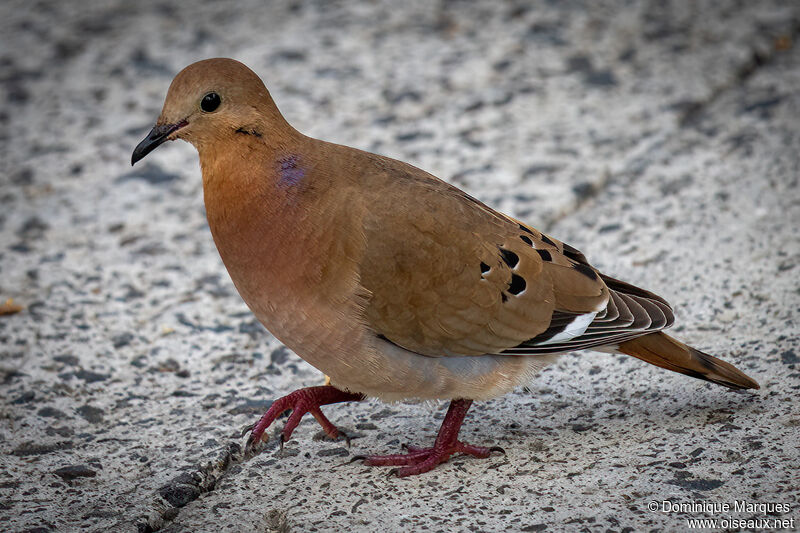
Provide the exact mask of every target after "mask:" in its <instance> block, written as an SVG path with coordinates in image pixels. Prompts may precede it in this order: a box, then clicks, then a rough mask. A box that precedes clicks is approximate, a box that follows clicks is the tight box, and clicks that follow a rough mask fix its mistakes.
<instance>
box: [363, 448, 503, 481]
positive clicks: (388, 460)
mask: <svg viewBox="0 0 800 533" xmlns="http://www.w3.org/2000/svg"><path fill="white" fill-rule="evenodd" d="M404 448H405V449H406V450H408V453H401V454H395V455H360V456H358V457H354V458H353V459H352V461H362V462H363V464H365V465H368V466H400V467H402V468H394V469H392V470H390V471H389V473H388V474H387V475H389V476H392V475H394V476H397V477H406V476H414V475H417V474H423V473H425V472H428V471H430V470H433V469H434V468H435V467H436V465H438V464H440V463H443V462H445V461H447V460H448V459H449V458H450V456H451V455H453V454H456V453H461V454H464V455H471V456H473V457H477V458H479V459H486V458H487V457H489V456H490V455H491V454H492V452H500V453H505V450H503V449H502V448H500V447H499V446H492V447H486V446H473V445H472V444H465V443H463V442H461V441H460V440H456V441H455V442H453V443H451V444H444V445H442V444H439V443H438V442H437V443H436V444H435V445H434V446H433V447H431V448H418V447H416V446H404Z"/></svg>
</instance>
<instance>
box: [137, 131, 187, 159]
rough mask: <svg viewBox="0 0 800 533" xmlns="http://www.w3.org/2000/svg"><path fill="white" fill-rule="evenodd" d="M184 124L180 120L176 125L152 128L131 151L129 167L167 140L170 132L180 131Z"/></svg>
mask: <svg viewBox="0 0 800 533" xmlns="http://www.w3.org/2000/svg"><path fill="white" fill-rule="evenodd" d="M186 124H187V122H186V121H185V120H182V121H180V122H178V123H177V124H161V125H156V126H154V127H153V129H152V130H150V133H148V134H147V137H145V138H144V139H143V140H142V142H140V143H139V144H137V145H136V148H134V149H133V155H132V156H131V166H133V165H135V164H136V162H137V161H139V160H140V159H142V158H144V156H146V155H147V154H149V153H150V152H152V151H153V150H155V149H156V148H158V146H159V145H160V144H161V143H163V142H164V141H166V140H167V137H169V135H170V134H171V133H172V132H174V131H177V130H179V129H181V128H182V127H184V126H185V125H186Z"/></svg>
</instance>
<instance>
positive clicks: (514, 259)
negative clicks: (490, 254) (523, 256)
mask: <svg viewBox="0 0 800 533" xmlns="http://www.w3.org/2000/svg"><path fill="white" fill-rule="evenodd" d="M499 250H500V257H501V258H502V259H503V262H504V263H505V264H507V265H508V268H514V267H516V266H517V265H518V264H519V256H518V255H517V254H515V253H514V252H512V251H511V250H506V249H505V248H499Z"/></svg>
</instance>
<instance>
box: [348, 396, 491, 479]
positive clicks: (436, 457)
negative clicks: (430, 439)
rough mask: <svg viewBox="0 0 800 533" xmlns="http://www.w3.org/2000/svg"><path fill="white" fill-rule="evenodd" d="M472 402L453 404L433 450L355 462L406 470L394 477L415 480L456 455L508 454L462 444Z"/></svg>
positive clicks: (413, 450) (397, 471)
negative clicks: (463, 428)
mask: <svg viewBox="0 0 800 533" xmlns="http://www.w3.org/2000/svg"><path fill="white" fill-rule="evenodd" d="M470 405H472V400H453V401H452V402H450V407H449V408H448V409H447V414H446V415H445V417H444V420H443V421H442V427H441V428H439V434H438V435H437V436H436V441H435V442H434V443H433V447H432V448H418V447H416V446H407V447H406V449H407V450H408V453H405V454H396V455H362V456H359V457H355V458H353V461H357V460H361V461H363V462H364V464H365V465H369V466H402V468H397V469H394V470H392V471H391V472H390V474H394V475H396V476H397V477H405V476H413V475H416V474H422V473H424V472H427V471H429V470H432V469H433V468H434V467H435V466H436V465H438V464H439V463H443V462H445V461H447V460H448V459H449V458H450V456H451V455H453V454H454V453H463V454H467V455H472V456H474V457H478V458H480V459H485V458H487V457H489V455H491V453H492V452H501V453H505V451H504V450H503V449H502V448H500V447H499V446H493V447H491V448H487V447H484V446H473V445H471V444H464V443H463V442H461V441H460V440H458V432H459V430H460V429H461V424H462V423H463V422H464V417H465V416H467V411H468V410H469V406H470Z"/></svg>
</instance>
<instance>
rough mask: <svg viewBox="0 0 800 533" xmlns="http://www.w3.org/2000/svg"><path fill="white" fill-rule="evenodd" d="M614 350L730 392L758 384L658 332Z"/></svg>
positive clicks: (724, 364)
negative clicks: (709, 382) (715, 384)
mask: <svg viewBox="0 0 800 533" xmlns="http://www.w3.org/2000/svg"><path fill="white" fill-rule="evenodd" d="M617 351H618V352H621V353H624V354H627V355H632V356H634V357H638V358H639V359H641V360H642V361H647V362H648V363H650V364H652V365H656V366H660V367H661V368H666V369H667V370H672V371H673V372H680V373H681V374H686V375H687V376H692V377H695V378H698V379H704V380H706V381H711V382H713V383H717V384H719V385H723V386H725V387H729V388H731V389H758V388H759V386H758V383H756V382H755V381H754V380H753V379H751V378H750V377H748V376H747V375H746V374H745V373H744V372H742V371H741V370H739V369H738V368H736V367H735V366H733V365H732V364H730V363H726V362H725V361H723V360H722V359H717V358H716V357H714V356H712V355H708V354H707V353H703V352H701V351H700V350H695V349H694V348H692V347H691V346H687V345H685V344H683V343H682V342H678V341H677V340H675V339H673V338H672V337H670V336H669V335H667V334H665V333H662V332H660V331H659V332H657V333H650V334H648V335H643V336H641V337H637V338H635V339H632V340H629V341H625V342H623V343H622V344H620V345H619V347H618V348H617Z"/></svg>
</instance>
